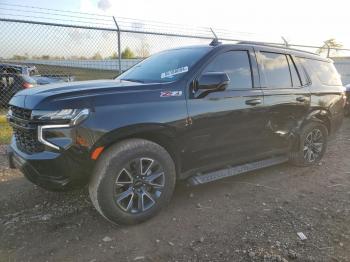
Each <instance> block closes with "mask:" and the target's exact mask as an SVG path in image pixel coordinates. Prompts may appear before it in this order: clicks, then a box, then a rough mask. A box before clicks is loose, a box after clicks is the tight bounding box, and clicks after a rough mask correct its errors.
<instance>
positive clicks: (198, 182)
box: [188, 156, 288, 186]
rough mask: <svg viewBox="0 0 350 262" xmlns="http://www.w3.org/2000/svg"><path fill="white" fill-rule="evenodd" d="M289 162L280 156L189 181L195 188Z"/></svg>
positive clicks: (197, 176)
mask: <svg viewBox="0 0 350 262" xmlns="http://www.w3.org/2000/svg"><path fill="white" fill-rule="evenodd" d="M287 161H288V157H287V156H278V157H274V158H268V159H264V160H260V161H257V162H252V163H248V164H243V165H239V166H234V167H229V168H226V169H221V170H217V171H214V172H211V173H207V174H198V175H195V176H192V177H190V178H189V179H188V181H189V183H190V184H191V185H193V186H196V185H201V184H205V183H209V182H212V181H215V180H219V179H222V178H226V177H231V176H236V175H240V174H243V173H246V172H250V171H254V170H258V169H261V168H265V167H269V166H274V165H278V164H282V163H284V162H287Z"/></svg>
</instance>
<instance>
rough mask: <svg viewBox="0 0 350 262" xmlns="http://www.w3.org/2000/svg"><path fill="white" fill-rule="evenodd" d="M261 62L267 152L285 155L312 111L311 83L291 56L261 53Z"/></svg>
mask: <svg viewBox="0 0 350 262" xmlns="http://www.w3.org/2000/svg"><path fill="white" fill-rule="evenodd" d="M257 58H258V62H259V69H260V70H259V71H260V77H261V85H262V87H263V88H262V90H263V93H264V103H265V104H264V106H265V108H266V115H265V117H266V127H265V137H266V146H267V148H266V150H270V151H275V152H284V151H286V150H288V149H289V147H290V146H291V141H293V136H294V131H295V130H296V128H297V126H298V125H299V124H300V123H301V121H302V120H303V119H304V117H305V116H306V115H307V112H308V110H309V108H310V91H309V84H310V82H307V81H305V80H304V81H301V80H302V79H303V76H304V74H303V73H304V72H302V71H301V70H302V69H301V68H300V67H299V68H298V67H297V66H296V59H295V58H294V57H293V56H292V55H290V54H289V53H283V52H274V51H270V50H264V49H261V50H258V51H257Z"/></svg>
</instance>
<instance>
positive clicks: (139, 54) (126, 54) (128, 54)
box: [10, 47, 150, 60]
mask: <svg viewBox="0 0 350 262" xmlns="http://www.w3.org/2000/svg"><path fill="white" fill-rule="evenodd" d="M120 56H121V58H122V59H134V58H135V59H136V58H146V57H148V56H150V52H149V50H148V49H145V48H144V49H142V48H141V49H138V50H137V51H136V54H135V52H134V51H132V50H131V48H130V47H126V48H125V49H124V50H123V51H122V52H121V54H120ZM118 58H119V55H118V53H117V52H114V53H113V54H112V55H111V56H107V57H103V56H102V55H101V53H100V52H96V53H95V54H94V55H92V56H90V57H86V56H75V55H73V56H69V57H66V56H50V55H41V56H38V55H33V56H30V55H29V54H28V53H25V54H24V55H18V54H15V55H13V56H12V57H11V58H10V59H11V60H29V59H33V60H65V59H67V60H104V59H118Z"/></svg>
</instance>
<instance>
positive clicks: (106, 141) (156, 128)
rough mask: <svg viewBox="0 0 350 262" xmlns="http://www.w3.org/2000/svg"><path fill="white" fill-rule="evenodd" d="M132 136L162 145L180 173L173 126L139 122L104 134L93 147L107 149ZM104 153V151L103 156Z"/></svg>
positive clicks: (179, 161) (178, 154)
mask: <svg viewBox="0 0 350 262" xmlns="http://www.w3.org/2000/svg"><path fill="white" fill-rule="evenodd" d="M132 138H140V139H145V140H149V141H152V142H154V143H156V144H158V145H160V146H162V147H163V148H164V149H165V150H166V151H167V152H168V153H169V155H170V156H171V158H172V159H173V161H174V163H175V167H176V173H177V175H178V174H179V172H180V170H181V160H180V153H179V149H178V147H177V146H176V131H175V129H174V128H173V127H169V126H166V125H163V124H137V125H132V126H127V127H122V128H118V129H116V130H113V131H111V132H108V133H107V134H105V135H104V136H102V137H101V138H100V139H99V140H98V141H97V142H96V143H95V145H94V147H93V149H95V148H97V147H101V146H102V147H104V150H103V151H106V149H108V148H109V147H110V146H112V145H114V144H116V143H118V142H120V141H123V140H126V139H132ZM102 155H103V153H102V154H101V156H102Z"/></svg>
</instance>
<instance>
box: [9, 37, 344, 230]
mask: <svg viewBox="0 0 350 262" xmlns="http://www.w3.org/2000/svg"><path fill="white" fill-rule="evenodd" d="M344 105H345V94H344V87H343V86H342V83H341V80H340V77H339V75H338V73H337V71H336V70H335V68H334V66H333V63H332V62H331V61H330V60H328V59H324V58H321V57H320V56H317V55H315V54H311V53H307V52H303V51H298V50H292V49H288V48H280V47H274V46H268V45H258V44H252V43H239V44H235V45H223V44H218V43H216V42H214V43H213V44H211V45H208V46H192V47H185V48H178V49H173V50H168V51H163V52H160V53H158V54H155V55H153V56H151V57H150V58H148V59H146V60H144V61H143V62H141V63H139V64H138V65H136V66H134V67H133V68H131V69H130V70H128V71H126V72H125V73H123V74H121V75H120V76H119V77H117V78H116V79H114V80H97V81H85V82H74V83H58V84H53V85H47V86H41V87H38V88H33V89H27V90H24V91H21V92H19V93H17V94H16V95H15V96H14V97H13V98H12V100H11V101H10V109H9V113H8V121H9V122H10V124H11V125H12V126H13V130H14V135H13V138H12V142H11V147H10V151H9V160H10V165H11V167H18V168H20V169H21V170H22V172H23V173H24V175H25V176H26V177H27V178H28V179H29V180H30V181H32V182H33V183H35V184H37V185H39V186H41V187H44V188H47V189H49V190H65V189H70V188H74V187H76V186H83V185H85V184H88V185H89V192H90V197H91V200H92V202H93V204H94V206H95V207H96V209H97V210H98V211H99V212H100V213H101V215H102V216H104V217H105V218H106V219H108V220H110V221H112V222H115V223H128V224H132V223H138V222H141V221H144V220H146V219H148V218H150V217H151V216H153V215H154V214H155V213H156V212H157V211H159V209H160V208H161V207H162V206H164V205H165V204H166V203H167V202H168V201H169V200H170V198H171V195H172V194H173V191H174V188H175V182H176V180H178V179H188V180H189V181H190V182H191V183H192V184H194V185H198V184H202V183H206V182H209V181H214V180H217V179H221V178H225V177H229V176H233V175H236V174H240V173H244V172H248V171H251V170H255V169H259V168H263V167H267V166H271V165H275V164H279V163H282V162H285V161H290V162H291V163H293V164H295V165H298V166H309V165H313V164H315V163H317V162H319V161H320V159H321V158H322V156H323V155H324V152H325V150H326V146H327V139H328V136H329V135H330V134H331V133H333V132H335V131H336V130H337V129H338V128H339V127H340V125H341V123H342V120H343V115H344Z"/></svg>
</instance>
